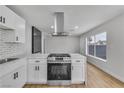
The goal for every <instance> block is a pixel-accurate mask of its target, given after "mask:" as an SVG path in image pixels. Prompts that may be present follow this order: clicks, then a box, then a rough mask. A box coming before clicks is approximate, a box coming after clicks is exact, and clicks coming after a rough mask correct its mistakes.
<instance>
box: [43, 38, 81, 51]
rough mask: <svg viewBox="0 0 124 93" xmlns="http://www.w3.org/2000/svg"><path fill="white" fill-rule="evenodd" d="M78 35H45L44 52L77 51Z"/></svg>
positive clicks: (78, 48)
mask: <svg viewBox="0 0 124 93" xmlns="http://www.w3.org/2000/svg"><path fill="white" fill-rule="evenodd" d="M79 41H80V38H79V36H67V37H51V36H47V37H45V52H46V53H79V51H80V42H79Z"/></svg>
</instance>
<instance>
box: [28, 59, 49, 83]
mask: <svg viewBox="0 0 124 93" xmlns="http://www.w3.org/2000/svg"><path fill="white" fill-rule="evenodd" d="M28 83H34V84H46V83H47V62H46V59H29V60H28Z"/></svg>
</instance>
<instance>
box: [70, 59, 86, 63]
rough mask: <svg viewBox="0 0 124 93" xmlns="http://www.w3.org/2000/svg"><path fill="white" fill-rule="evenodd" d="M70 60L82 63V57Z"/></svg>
mask: <svg viewBox="0 0 124 93" xmlns="http://www.w3.org/2000/svg"><path fill="white" fill-rule="evenodd" d="M72 62H75V63H83V62H84V60H83V59H72Z"/></svg>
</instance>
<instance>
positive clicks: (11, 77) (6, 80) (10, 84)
mask: <svg viewBox="0 0 124 93" xmlns="http://www.w3.org/2000/svg"><path fill="white" fill-rule="evenodd" d="M25 82H26V66H21V67H20V68H18V69H15V70H14V71H12V72H10V73H7V74H6V75H5V76H3V77H2V78H1V87H3V88H16V87H22V86H23V85H24V84H25Z"/></svg>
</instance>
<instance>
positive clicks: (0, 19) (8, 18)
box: [0, 5, 15, 30]
mask: <svg viewBox="0 0 124 93" xmlns="http://www.w3.org/2000/svg"><path fill="white" fill-rule="evenodd" d="M14 17H15V13H14V12H13V11H11V10H10V9H9V8H7V7H6V6H3V5H0V28H2V29H11V30H14V29H15V23H14V20H15V18H14Z"/></svg>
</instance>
